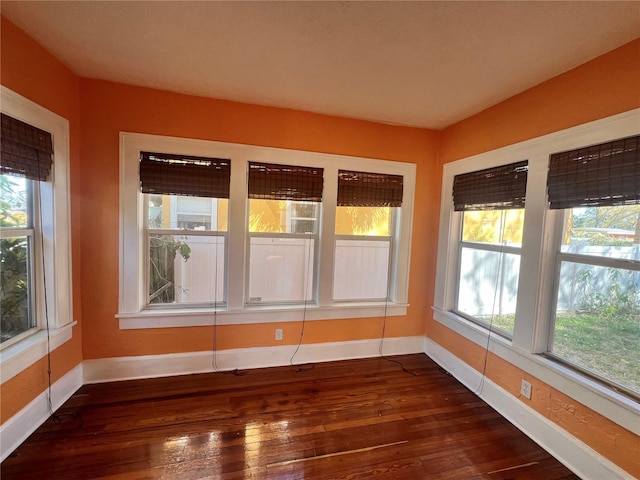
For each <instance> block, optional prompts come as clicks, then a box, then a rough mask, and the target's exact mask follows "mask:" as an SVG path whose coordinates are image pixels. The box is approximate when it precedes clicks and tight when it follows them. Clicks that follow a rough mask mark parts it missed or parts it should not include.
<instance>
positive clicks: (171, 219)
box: [145, 194, 229, 232]
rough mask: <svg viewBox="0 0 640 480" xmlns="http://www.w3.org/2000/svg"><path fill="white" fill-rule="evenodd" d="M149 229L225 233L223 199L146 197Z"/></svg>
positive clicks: (227, 204)
mask: <svg viewBox="0 0 640 480" xmlns="http://www.w3.org/2000/svg"><path fill="white" fill-rule="evenodd" d="M145 198H146V201H147V202H148V207H149V208H148V212H149V216H148V228H152V229H165V230H184V229H186V230H208V231H219V232H224V231H226V230H227V224H228V214H229V212H228V208H229V200H228V199H226V198H207V197H185V196H179V195H156V194H145Z"/></svg>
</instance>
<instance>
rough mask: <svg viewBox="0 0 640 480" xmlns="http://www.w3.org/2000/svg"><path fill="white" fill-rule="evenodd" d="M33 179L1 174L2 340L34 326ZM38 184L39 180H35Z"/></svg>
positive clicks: (0, 300) (0, 295)
mask: <svg viewBox="0 0 640 480" xmlns="http://www.w3.org/2000/svg"><path fill="white" fill-rule="evenodd" d="M32 183H34V182H32V180H29V179H26V178H24V177H17V176H13V175H6V174H0V192H2V202H1V204H0V232H1V233H2V237H1V238H0V268H1V269H2V276H1V278H0V307H1V308H0V311H1V313H2V322H1V326H2V328H1V330H0V340H1V342H2V343H4V342H5V341H8V340H10V339H12V338H14V337H16V336H19V335H21V334H23V333H25V332H28V331H30V330H31V329H32V328H35V327H36V326H37V325H36V319H35V315H34V304H33V278H34V275H33V259H34V245H35V243H36V241H35V229H34V224H33V220H34V215H33V193H32V191H33V185H32ZM36 184H37V182H36Z"/></svg>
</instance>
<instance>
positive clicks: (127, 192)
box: [116, 132, 416, 329]
mask: <svg viewBox="0 0 640 480" xmlns="http://www.w3.org/2000/svg"><path fill="white" fill-rule="evenodd" d="M141 151H160V152H166V153H173V154H182V155H194V156H208V157H216V158H229V159H231V191H230V198H229V226H228V232H227V233H228V238H227V242H228V243H227V245H228V252H227V259H228V265H227V271H228V274H227V288H226V291H227V304H226V305H225V306H218V308H217V309H215V310H216V311H217V315H216V322H217V324H219V325H224V324H251V323H267V322H286V321H299V320H300V319H301V318H302V315H303V314H304V315H305V318H306V319H307V320H323V319H339V318H363V317H379V316H382V315H384V314H385V312H386V314H387V315H390V316H392V315H406V311H407V307H408V304H407V300H408V284H409V262H410V250H411V228H412V221H413V199H414V190H415V172H416V165H415V164H413V163H406V162H394V161H388V160H375V159H368V158H360V157H348V156H341V155H331V154H324V153H315V152H306V151H299V150H288V149H281V148H271V147H259V146H252V145H243V144H234V143H224V142H215V141H207V140H195V139H187V138H178V137H166V136H159V135H150V134H140V133H128V132H121V133H120V285H119V287H120V294H119V309H118V314H117V315H116V317H117V318H119V324H120V328H121V329H138V328H162V327H179V326H201V325H211V324H212V323H213V317H212V315H211V313H212V312H213V311H214V308H206V307H202V308H178V309H175V308H172V309H155V308H154V309H147V308H145V307H146V296H145V292H144V289H143V287H142V285H144V283H145V282H144V278H145V270H144V269H145V262H144V231H143V230H144V218H143V215H144V213H143V202H142V194H141V193H140V187H139V172H138V168H139V167H138V164H139V156H140V152H141ZM249 161H253V162H265V163H277V164H286V165H300V166H317V167H322V168H324V190H323V200H322V207H321V216H320V225H319V232H320V237H319V238H320V240H319V242H318V243H319V245H318V249H319V252H318V254H317V258H318V262H319V265H318V272H320V273H319V276H318V284H317V297H316V301H315V302H314V303H308V304H305V305H302V304H299V305H268V306H267V305H265V306H262V305H247V304H246V303H245V298H246V295H245V291H246V281H245V275H246V273H245V272H246V271H247V269H246V262H248V257H247V254H246V252H247V242H248V239H249V236H248V228H247V225H248V221H247V215H248V198H247V166H248V162H249ZM345 165H348V166H349V168H350V169H352V170H358V171H366V172H378V173H386V174H394V175H402V176H403V177H404V198H403V204H402V207H401V214H400V215H399V220H398V225H397V228H396V231H395V232H394V238H393V243H394V244H395V248H394V253H393V255H394V258H393V262H392V265H393V269H392V270H393V271H392V277H393V278H394V282H392V283H393V288H390V291H391V299H390V301H388V302H348V303H346V302H339V303H337V302H333V300H332V294H333V251H334V248H335V246H334V245H335V208H336V202H337V189H338V169H340V168H344V167H345Z"/></svg>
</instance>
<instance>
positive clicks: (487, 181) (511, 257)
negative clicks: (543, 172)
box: [453, 161, 528, 336]
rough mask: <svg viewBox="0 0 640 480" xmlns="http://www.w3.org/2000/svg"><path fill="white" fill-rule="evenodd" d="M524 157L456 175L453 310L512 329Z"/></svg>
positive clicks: (524, 183)
mask: <svg viewBox="0 0 640 480" xmlns="http://www.w3.org/2000/svg"><path fill="white" fill-rule="evenodd" d="M527 166H528V165H527V162H526V161H524V162H517V163H513V164H509V165H505V166H500V167H493V168H488V169H484V170H480V171H476V172H471V173H465V174H460V175H456V177H455V178H454V184H453V201H454V208H455V210H456V211H462V212H463V213H462V222H461V224H462V225H461V232H460V234H461V237H460V241H459V261H458V276H457V278H458V288H457V295H456V306H455V311H456V312H458V313H460V314H462V315H465V316H468V317H469V318H470V319H472V320H474V321H477V322H478V323H480V324H481V325H484V326H488V327H490V328H492V329H493V328H496V329H498V330H499V331H500V332H502V333H503V334H506V335H508V336H511V335H513V328H514V323H515V313H516V301H517V295H518V280H519V273H520V250H521V246H522V231H523V227H524V208H523V207H524V203H525V193H526V186H527Z"/></svg>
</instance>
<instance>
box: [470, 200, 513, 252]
mask: <svg viewBox="0 0 640 480" xmlns="http://www.w3.org/2000/svg"><path fill="white" fill-rule="evenodd" d="M462 222H463V223H462V240H463V241H465V242H481V243H493V244H497V245H512V246H520V245H522V229H523V226H524V209H513V210H478V211H475V210H474V211H465V212H464V216H463V220H462Z"/></svg>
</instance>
